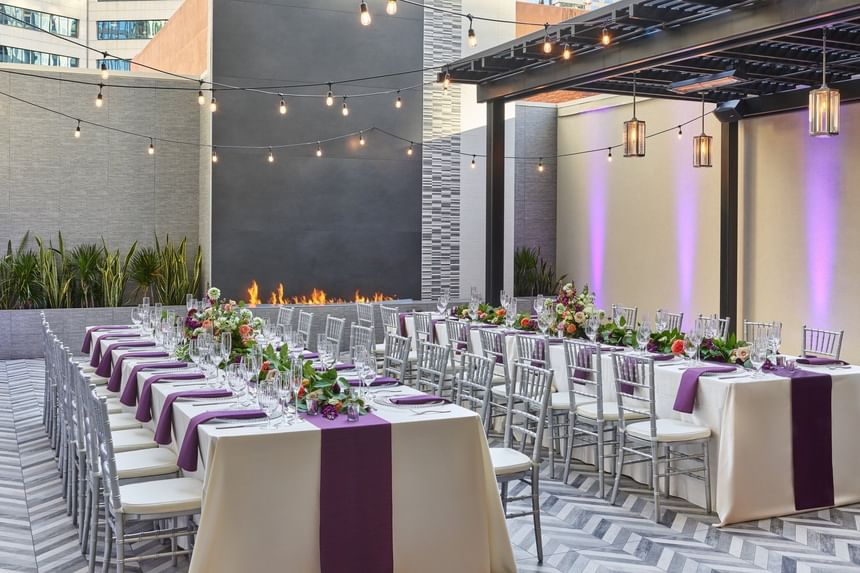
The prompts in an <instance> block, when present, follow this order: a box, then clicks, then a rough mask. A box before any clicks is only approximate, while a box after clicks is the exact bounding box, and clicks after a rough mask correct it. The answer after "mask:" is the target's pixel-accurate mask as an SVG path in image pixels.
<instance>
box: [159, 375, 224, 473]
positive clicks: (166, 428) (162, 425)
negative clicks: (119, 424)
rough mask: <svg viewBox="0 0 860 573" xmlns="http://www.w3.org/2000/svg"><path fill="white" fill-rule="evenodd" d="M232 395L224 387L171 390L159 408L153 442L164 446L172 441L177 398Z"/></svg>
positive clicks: (195, 458) (195, 457)
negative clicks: (174, 409)
mask: <svg viewBox="0 0 860 573" xmlns="http://www.w3.org/2000/svg"><path fill="white" fill-rule="evenodd" d="M232 395H233V393H232V392H231V391H230V390H227V389H226V388H215V389H201V390H182V391H179V392H172V393H171V394H169V395H168V396H167V398H165V399H164V406H163V407H162V408H161V416H159V418H158V424H157V425H156V426H155V443H157V444H161V445H162V446H166V445H168V444H169V443H170V442H171V441H172V438H171V430H172V429H173V403H174V402H175V401H176V399H177V398H227V397H228V396H232ZM204 413H205V412H204ZM189 428H190V426H189ZM194 461H195V462H196V461H197V456H194Z"/></svg>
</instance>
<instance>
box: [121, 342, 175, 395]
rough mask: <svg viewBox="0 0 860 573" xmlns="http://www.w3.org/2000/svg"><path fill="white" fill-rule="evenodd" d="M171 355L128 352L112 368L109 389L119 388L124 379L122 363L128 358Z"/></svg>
mask: <svg viewBox="0 0 860 573" xmlns="http://www.w3.org/2000/svg"><path fill="white" fill-rule="evenodd" d="M169 357H170V353H169V352H164V351H163V350H144V351H134V350H133V351H131V352H126V353H125V354H123V355H122V356H120V357H119V358H117V359H116V364H114V365H113V366H111V373H110V378H109V379H108V387H109V388H119V385H120V382H121V380H120V379H121V378H122V363H123V362H124V361H125V360H126V359H127V358H169Z"/></svg>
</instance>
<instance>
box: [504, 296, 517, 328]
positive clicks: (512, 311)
mask: <svg viewBox="0 0 860 573" xmlns="http://www.w3.org/2000/svg"><path fill="white" fill-rule="evenodd" d="M503 306H504V308H505V326H507V327H508V328H512V327H513V326H514V321H515V320H516V319H517V303H516V299H515V298H513V297H508V298H507V299H506V300H505V302H504V305H503Z"/></svg>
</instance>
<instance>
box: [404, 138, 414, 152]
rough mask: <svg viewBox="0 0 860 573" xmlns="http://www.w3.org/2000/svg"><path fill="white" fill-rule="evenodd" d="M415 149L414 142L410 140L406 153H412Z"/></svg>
mask: <svg viewBox="0 0 860 573" xmlns="http://www.w3.org/2000/svg"><path fill="white" fill-rule="evenodd" d="M413 151H414V150H413V143H412V142H411V141H410V142H409V149H407V150H406V155H412V153H413Z"/></svg>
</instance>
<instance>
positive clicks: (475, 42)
mask: <svg viewBox="0 0 860 573" xmlns="http://www.w3.org/2000/svg"><path fill="white" fill-rule="evenodd" d="M466 17H467V18H468V19H469V34H468V39H469V45H470V46H471V47H473V48H474V47H475V46H477V45H478V36H477V34H475V28H473V27H472V15H471V14H469V15H468V16H466Z"/></svg>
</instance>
